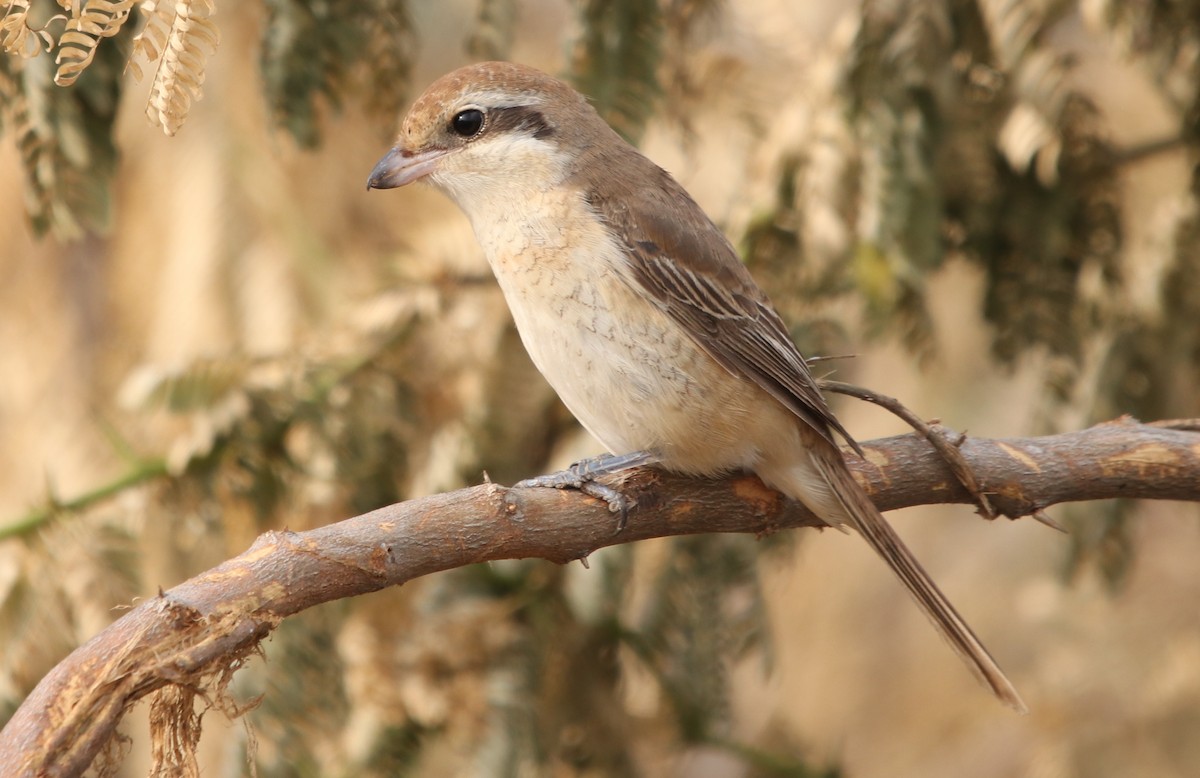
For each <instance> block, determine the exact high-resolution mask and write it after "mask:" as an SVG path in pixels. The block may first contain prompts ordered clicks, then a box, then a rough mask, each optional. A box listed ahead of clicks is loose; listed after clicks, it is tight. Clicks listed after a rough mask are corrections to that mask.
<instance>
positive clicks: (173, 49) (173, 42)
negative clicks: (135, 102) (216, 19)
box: [129, 0, 221, 135]
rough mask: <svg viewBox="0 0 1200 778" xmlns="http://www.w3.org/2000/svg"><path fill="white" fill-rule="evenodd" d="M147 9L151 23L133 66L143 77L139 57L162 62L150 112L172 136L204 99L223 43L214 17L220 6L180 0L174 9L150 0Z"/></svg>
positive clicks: (137, 43) (142, 36) (142, 35)
mask: <svg viewBox="0 0 1200 778" xmlns="http://www.w3.org/2000/svg"><path fill="white" fill-rule="evenodd" d="M141 10H142V13H143V14H144V15H145V16H146V24H145V26H144V27H143V28H142V31H141V32H140V33H138V35H137V37H136V38H135V39H134V42H133V46H134V57H132V58H131V59H130V63H129V68H130V70H132V71H133V73H134V76H135V77H137V78H141V75H142V70H141V67H140V66H138V65H137V64H136V61H135V60H136V59H137V58H138V57H140V58H142V59H143V60H145V61H146V62H148V63H149V62H155V61H157V62H158V68H157V70H155V73H154V83H153V84H152V86H151V87H150V99H149V101H148V102H147V105H146V116H147V117H149V119H150V121H151V123H153V124H155V125H158V126H159V127H162V129H163V132H165V133H166V134H167V135H174V134H175V133H176V132H178V131H179V128H180V127H182V126H183V122H184V120H185V119H187V114H188V111H189V110H190V109H191V107H192V101H193V100H199V99H200V97H201V95H202V92H201V88H200V87H201V85H202V84H203V83H204V62H205V59H206V58H207V57H208V54H210V53H211V52H213V51H215V50H216V48H217V46H218V45H219V44H220V40H221V36H220V33H219V32H218V31H217V26H216V25H215V24H213V22H212V20H211V19H209V17H210V16H212V15H213V13H215V8H214V7H213V2H212V0H178V2H176V3H175V4H174V5H173V6H170V7H163V6H160V5H159V3H158V2H156V0H147V2H143V3H142V5H141Z"/></svg>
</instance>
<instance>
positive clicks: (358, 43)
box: [261, 0, 413, 148]
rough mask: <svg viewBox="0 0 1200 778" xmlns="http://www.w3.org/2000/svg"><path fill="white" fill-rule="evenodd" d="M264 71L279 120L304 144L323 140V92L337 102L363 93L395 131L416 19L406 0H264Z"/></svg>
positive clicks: (330, 101) (373, 110)
mask: <svg viewBox="0 0 1200 778" xmlns="http://www.w3.org/2000/svg"><path fill="white" fill-rule="evenodd" d="M264 4H265V5H266V8H267V22H266V25H265V26H264V27H263V39H262V53H261V70H262V77H263V88H264V90H265V92H266V97H267V103H268V104H269V105H270V107H271V111H272V114H273V115H274V118H275V121H276V123H277V124H278V125H279V126H281V127H283V128H285V129H287V131H288V132H289V133H291V135H292V137H293V138H295V139H296V142H297V143H299V144H300V145H301V146H306V147H310V148H311V147H315V146H317V145H318V144H319V143H320V142H321V133H320V119H319V110H318V102H317V101H318V98H321V99H323V100H324V101H325V102H327V103H328V104H329V105H330V106H331V107H332V108H334V109H335V110H336V109H339V108H340V107H341V104H342V100H343V98H344V96H345V95H346V94H348V93H350V92H358V93H360V94H362V95H364V96H365V98H366V100H365V102H366V105H367V107H368V109H369V111H370V112H371V115H373V116H375V117H378V118H379V119H380V123H381V125H383V126H385V127H386V128H387V132H389V133H390V132H391V131H392V129H393V128H394V125H395V123H396V121H397V119H398V117H399V113H400V107H401V106H402V105H404V102H405V95H406V91H405V87H406V86H407V84H408V78H409V72H410V70H411V68H412V60H411V52H412V48H413V39H412V35H413V31H412V25H411V22H410V20H409V18H408V4H407V2H405V0H369V1H368V2H357V1H356V0H340V1H335V2H321V3H314V2H307V0H264Z"/></svg>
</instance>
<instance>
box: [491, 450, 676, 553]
mask: <svg viewBox="0 0 1200 778" xmlns="http://www.w3.org/2000/svg"><path fill="white" fill-rule="evenodd" d="M652 461H654V455H653V454H652V453H651V452H649V451H634V452H633V453H630V454H621V455H613V454H601V455H600V456H597V457H590V458H588V459H582V460H580V461H578V462H576V463H575V464H573V465H571V466H570V467H568V468H567V469H566V470H560V471H558V472H557V473H548V474H547V475H539V476H536V477H534V478H526V479H525V480H524V481H521V482H519V483H517V484H515V485H514V488H517V489H529V488H533V487H542V488H550V489H578V490H579V491H581V492H583V493H584V494H586V495H588V496H589V497H595V498H596V499H598V500H603V501H604V502H605V503H607V504H608V509H609V511H611V512H613V513H616V514H618V515H619V518H618V519H617V530H616V533H614V534H619V533H620V532H621V530H623V529H625V525H626V524H628V522H629V509H630V508H632V507H633V505H634V503H632V502H631V501H630V500H629V498H628V497H626V496H625V495H623V494H621V493H620V492H618V491H617V490H616V489H614V488H612V487H611V486H608V485H606V484H602V483H598V482H597V481H596V479H597V478H599V477H601V476H605V475H611V474H612V473H617V472H620V471H622V470H628V469H629V468H631V467H637V466H638V465H644V464H647V463H649V462H652Z"/></svg>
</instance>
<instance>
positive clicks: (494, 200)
mask: <svg viewBox="0 0 1200 778" xmlns="http://www.w3.org/2000/svg"><path fill="white" fill-rule="evenodd" d="M418 180H424V181H428V182H429V183H431V184H433V185H434V186H435V187H437V188H438V189H440V190H441V191H443V192H444V193H446V194H447V195H448V196H449V197H450V198H451V199H453V200H454V201H455V202H456V203H458V205H459V207H460V208H461V209H462V210H463V212H464V213H466V215H467V218H468V219H470V221H471V226H472V227H473V228H474V230H475V235H476V237H477V239H478V240H479V243H480V244H481V245H482V246H483V250H484V253H485V254H486V255H487V259H488V262H489V263H490V264H491V267H492V270H493V272H494V273H495V275H496V279H497V280H498V281H499V282H500V288H501V289H502V290H503V291H504V297H505V299H506V300H507V301H508V306H509V308H510V309H511V310H512V315H513V318H514V319H515V320H516V324H517V330H518V331H519V332H520V334H521V340H522V342H523V343H524V344H525V348H526V349H527V350H528V351H529V356H530V357H532V358H533V362H534V364H535V365H537V368H538V370H540V371H541V372H542V375H544V376H545V377H546V380H548V381H549V382H550V385H551V386H553V387H554V389H555V391H556V392H558V396H559V397H560V398H562V401H563V402H564V403H565V404H566V406H567V408H569V409H570V411H571V413H573V414H574V415H575V417H576V418H577V419H579V421H580V422H581V423H582V424H583V426H584V427H586V428H587V429H588V431H590V432H591V433H592V435H594V436H595V437H596V438H597V440H599V441H600V442H601V443H602V444H603V445H605V446H607V447H608V449H609V450H610V451H611V452H613V453H614V454H617V455H619V456H609V457H600V458H598V459H597V460H590V461H589V462H588V463H584V464H581V465H580V466H577V467H576V468H575V469H574V470H573V471H570V472H569V473H568V475H567V477H566V478H565V480H564V479H562V478H559V479H557V480H556V479H555V477H554V476H550V477H546V478H543V479H535V480H534V483H537V484H540V485H547V484H549V485H558V486H561V485H563V484H564V483H571V484H572V485H576V486H579V485H580V484H581V483H583V484H584V485H586V486H590V487H592V488H591V489H590V490H589V493H592V494H598V495H600V496H604V497H605V498H607V499H609V502H610V505H612V506H616V507H621V505H622V503H621V501H620V498H619V496H616V495H614V494H613V493H612V492H611V490H607V489H605V488H604V487H600V488H598V489H597V488H596V487H598V486H599V485H598V484H594V483H590V479H591V478H592V477H594V476H595V475H596V474H597V473H604V472H612V471H614V470H618V469H622V468H624V467H629V466H632V465H636V464H653V465H657V466H659V467H662V468H664V469H666V470H670V471H674V472H677V473H684V474H688V475H695V476H715V475H718V474H721V473H727V472H730V471H737V470H748V471H752V472H754V473H756V474H757V475H758V476H759V477H760V478H761V479H762V480H763V481H764V482H765V483H767V484H769V485H770V486H772V487H774V488H776V489H778V490H779V491H781V492H783V493H784V494H786V495H788V496H789V497H792V498H795V499H797V500H799V501H800V502H802V503H804V505H806V506H807V507H808V508H809V509H811V510H812V511H813V513H815V514H816V515H817V516H819V517H820V518H821V519H822V520H823V521H824V522H826V523H827V524H829V525H830V526H833V527H838V528H842V529H845V528H846V527H847V526H849V527H853V528H854V529H855V530H857V531H858V533H859V534H861V535H862V536H863V537H864V538H865V539H866V540H867V542H868V543H870V544H871V547H872V548H874V549H875V551H877V552H878V553H879V555H880V556H882V557H883V558H884V560H885V561H886V562H887V563H888V565H890V566H891V568H892V570H894V571H895V573H896V575H898V576H899V577H900V580H901V581H903V582H904V585H905V586H906V587H908V590H909V591H910V592H911V593H912V595H913V597H914V598H915V599H916V601H917V603H918V604H919V605H920V606H921V607H922V608H923V609H924V611H925V612H926V614H928V615H929V617H930V619H932V620H933V623H934V624H935V625H936V626H937V628H938V629H939V630H940V631H941V633H942V634H943V635H944V636H945V637H946V639H947V640H949V642H950V645H951V646H953V647H954V649H955V650H956V651H957V652H958V653H959V654H960V655H961V656H962V657H963V659H964V660H966V662H967V664H968V666H969V667H970V668H971V669H972V670H973V671H974V672H975V673H976V675H978V676H979V678H980V679H981V680H982V681H983V682H984V683H985V684H987V686H988V687H990V688H991V690H992V691H993V692H994V693H995V694H996V696H997V697H999V698H1000V699H1001V700H1003V701H1004V702H1006V703H1008V704H1009V705H1010V706H1012V707H1013V708H1016V709H1017V710H1021V711H1024V710H1025V706H1024V704H1023V703H1022V702H1021V698H1020V696H1018V694H1017V692H1016V689H1014V688H1013V686H1012V684H1011V683H1010V682H1009V681H1008V679H1007V678H1006V677H1005V676H1004V673H1003V672H1002V671H1001V670H1000V668H999V666H997V664H996V662H995V660H993V659H992V657H991V656H990V655H989V654H988V652H987V649H985V648H984V647H983V644H982V643H981V642H980V641H979V639H978V638H977V637H976V636H975V634H974V633H973V632H972V631H971V628H970V627H968V626H967V623H966V622H965V621H964V620H963V618H962V617H961V616H959V615H958V612H957V611H955V610H954V607H953V606H952V605H951V604H950V602H949V601H948V600H947V599H946V596H945V595H943V594H942V592H941V591H940V590H939V589H938V587H937V586H936V585H935V584H934V583H933V581H932V580H930V578H929V576H928V574H926V572H925V571H924V569H922V567H921V565H920V564H919V563H918V562H917V560H916V559H915V558H914V557H913V555H912V553H911V552H910V551H909V550H908V549H907V548H906V547H905V545H904V543H903V542H901V540H900V538H899V536H897V535H896V533H895V531H894V530H893V529H892V528H891V526H890V525H889V524H888V523H887V521H885V520H884V518H883V516H882V515H881V514H880V512H879V510H878V509H876V507H875V505H874V504H873V503H872V502H871V499H870V497H868V496H867V493H866V492H865V491H864V490H863V488H862V487H861V486H860V485H859V484H858V482H857V481H855V480H854V477H853V476H852V475H851V473H850V470H849V469H848V468H847V467H846V463H845V460H844V459H843V458H842V452H841V450H840V449H839V448H838V445H837V442H836V440H835V438H834V435H835V434H836V435H837V436H839V437H841V438H843V439H844V440H845V441H846V442H847V443H849V445H850V446H851V447H852V448H853V449H854V450H855V451H856V452H858V453H860V454H861V450H860V449H859V448H858V445H857V444H856V443H855V442H854V441H853V440H852V439H851V438H850V436H849V434H847V432H846V430H845V429H843V427H842V425H841V423H840V422H838V420H837V418H836V417H835V416H834V415H833V413H832V412H831V411H830V410H829V406H828V405H826V404H825V400H824V398H823V397H822V396H821V392H820V391H819V389H818V387H817V384H816V381H814V380H813V377H812V374H811V373H810V372H809V368H808V365H807V363H806V362H805V360H804V357H802V356H801V355H800V352H799V351H798V350H797V349H796V346H795V345H794V344H793V343H792V340H791V338H790V336H789V335H788V331H787V328H786V327H785V326H784V324H783V321H782V320H781V319H780V318H779V315H778V314H777V313H776V312H775V309H774V308H773V307H772V305H771V303H770V301H769V300H768V299H767V296H766V295H765V294H764V293H763V291H762V290H761V289H759V288H758V285H757V284H755V283H754V279H752V278H751V277H750V274H749V273H748V272H747V270H746V268H745V266H744V265H743V264H742V263H741V261H740V260H739V258H738V255H737V253H736V252H735V251H734V249H733V246H732V245H730V243H729V241H728V240H727V239H726V238H725V236H724V235H723V234H722V233H721V231H720V230H719V229H718V228H717V227H716V225H714V224H713V223H712V221H711V220H709V218H708V217H707V216H705V214H704V212H703V211H702V210H700V207H699V206H698V205H696V203H695V201H693V200H692V198H691V197H690V196H689V195H688V193H687V192H686V191H684V189H683V187H681V186H680V185H679V184H678V183H677V182H676V181H675V179H673V178H672V177H671V176H670V175H669V174H668V173H667V172H666V171H664V170H662V169H661V168H659V167H658V166H657V165H655V164H654V163H653V162H651V161H650V160H648V159H647V158H646V157H644V156H642V154H641V153H640V152H638V151H637V149H635V148H633V147H632V146H630V145H629V144H628V143H626V142H625V141H624V140H622V139H621V137H620V136H618V135H617V133H616V132H614V131H613V130H612V129H611V128H610V127H609V126H608V125H607V124H606V123H605V122H604V120H603V119H601V118H600V116H599V114H597V113H596V111H595V110H594V109H593V108H592V107H591V106H590V105H589V104H588V102H587V101H586V100H585V99H584V97H583V96H582V95H580V94H579V93H578V92H576V91H575V90H574V89H572V88H571V87H569V86H567V85H566V84H564V83H563V82H561V81H558V80H557V79H554V78H551V77H550V76H547V75H546V74H544V73H541V72H539V71H537V70H534V69H532V68H528V67H524V66H521V65H514V64H510V63H506V62H485V63H481V64H477V65H470V66H468V67H464V68H461V69H459V70H456V71H454V72H453V73H450V74H448V75H446V76H443V77H442V78H441V79H439V80H438V81H436V82H435V83H434V84H433V85H432V86H430V87H429V89H427V90H426V91H425V93H424V94H423V95H421V97H420V98H418V99H417V101H416V103H415V104H414V105H413V106H412V108H411V110H410V111H409V113H408V116H407V117H406V118H405V120H404V123H403V126H402V128H401V130H400V137H399V139H398V141H397V143H396V146H395V148H393V149H392V150H391V151H390V152H389V153H388V154H387V156H385V157H384V158H383V159H382V160H380V162H379V164H378V165H377V166H376V167H375V170H374V171H373V172H372V173H371V178H370V180H369V182H368V187H369V188H374V189H390V188H393V187H398V186H404V185H405V184H409V183H412V182H413V181H418Z"/></svg>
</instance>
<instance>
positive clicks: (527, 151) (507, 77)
mask: <svg viewBox="0 0 1200 778" xmlns="http://www.w3.org/2000/svg"><path fill="white" fill-rule="evenodd" d="M612 134H613V133H612V130H611V129H609V127H608V125H607V124H605V123H604V121H603V120H602V119H601V118H600V117H599V115H598V114H597V113H596V111H595V110H594V109H593V108H592V107H591V106H590V105H589V104H588V102H587V101H586V100H585V99H584V98H583V96H582V95H580V94H579V93H578V92H576V91H575V90H574V89H572V88H571V87H569V86H568V85H566V84H564V83H563V82H562V81H559V80H558V79H556V78H553V77H551V76H548V75H546V74H545V73H542V72H541V71H538V70H535V69H533V68H530V67H526V66H524V65H517V64H513V63H510V62H482V63H478V64H475V65H468V66H466V67H463V68H460V69H458V70H455V71H453V72H451V73H449V74H447V75H445V76H443V77H441V78H440V79H438V80H437V81H435V82H434V83H433V84H432V85H431V86H430V87H429V88H428V89H426V90H425V92H424V94H422V95H421V96H420V97H419V98H417V101H416V102H415V103H413V106H412V108H411V109H410V110H409V112H408V115H407V116H406V117H405V119H404V123H403V124H402V125H401V129H400V136H399V138H398V139H397V141H396V145H395V146H394V147H393V148H392V150H391V151H389V152H388V153H387V155H386V156H384V158H383V159H381V160H380V161H379V164H377V165H376V166H375V169H374V170H373V171H371V177H370V179H369V180H368V181H367V188H368V189H391V188H394V187H399V186H404V185H406V184H410V183H412V182H414V181H419V180H426V181H428V182H429V183H431V184H433V185H434V186H436V187H438V188H439V189H441V190H443V191H444V192H446V193H447V194H448V195H450V196H451V197H452V198H453V199H455V200H456V201H458V202H459V204H460V205H463V206H468V205H469V204H470V201H472V200H474V199H476V198H479V197H486V198H489V199H491V198H496V197H506V196H508V197H513V196H520V195H521V193H522V191H523V190H530V191H537V190H545V189H547V188H549V187H552V186H555V185H557V184H558V183H560V182H561V181H562V180H563V179H564V178H566V177H567V176H569V175H570V174H571V172H572V170H573V168H574V163H575V160H577V159H578V158H579V153H580V152H581V151H582V150H584V149H586V148H587V147H588V146H589V145H591V144H592V143H594V142H595V141H597V140H600V139H601V137H602V136H603V139H604V140H609V136H610V135H612Z"/></svg>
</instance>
